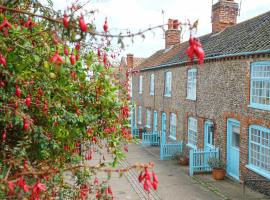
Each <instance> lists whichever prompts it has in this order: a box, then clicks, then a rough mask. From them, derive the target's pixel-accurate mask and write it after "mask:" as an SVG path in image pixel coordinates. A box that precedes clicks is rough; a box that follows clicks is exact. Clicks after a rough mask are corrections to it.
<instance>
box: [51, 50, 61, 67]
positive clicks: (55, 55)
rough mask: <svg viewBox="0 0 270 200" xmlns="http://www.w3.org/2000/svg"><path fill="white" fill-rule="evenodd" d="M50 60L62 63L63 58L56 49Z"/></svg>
mask: <svg viewBox="0 0 270 200" xmlns="http://www.w3.org/2000/svg"><path fill="white" fill-rule="evenodd" d="M51 62H53V63H56V64H62V63H64V60H63V58H62V57H61V56H60V55H59V53H58V51H56V52H55V54H54V56H53V57H52V58H51Z"/></svg>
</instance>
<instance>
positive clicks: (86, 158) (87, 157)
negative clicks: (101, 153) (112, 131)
mask: <svg viewBox="0 0 270 200" xmlns="http://www.w3.org/2000/svg"><path fill="white" fill-rule="evenodd" d="M84 158H85V160H92V158H93V156H92V151H88V152H87V153H86V154H85V156H84Z"/></svg>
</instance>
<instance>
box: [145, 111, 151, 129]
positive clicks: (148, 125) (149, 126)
mask: <svg viewBox="0 0 270 200" xmlns="http://www.w3.org/2000/svg"><path fill="white" fill-rule="evenodd" d="M145 127H147V128H151V110H150V109H146V125H145Z"/></svg>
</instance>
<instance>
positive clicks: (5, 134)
mask: <svg viewBox="0 0 270 200" xmlns="http://www.w3.org/2000/svg"><path fill="white" fill-rule="evenodd" d="M6 139H7V131H3V133H2V141H6Z"/></svg>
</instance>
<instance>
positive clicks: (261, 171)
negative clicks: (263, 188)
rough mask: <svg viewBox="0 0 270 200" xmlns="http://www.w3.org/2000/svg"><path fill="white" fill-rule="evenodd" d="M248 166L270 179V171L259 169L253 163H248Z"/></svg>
mask: <svg viewBox="0 0 270 200" xmlns="http://www.w3.org/2000/svg"><path fill="white" fill-rule="evenodd" d="M246 168H248V169H250V170H251V171H254V172H255V173H257V174H259V175H261V176H263V177H265V178H267V179H270V172H266V171H264V170H262V169H259V168H257V167H255V166H253V165H251V164H248V165H246Z"/></svg>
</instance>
